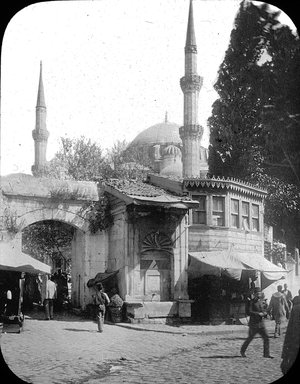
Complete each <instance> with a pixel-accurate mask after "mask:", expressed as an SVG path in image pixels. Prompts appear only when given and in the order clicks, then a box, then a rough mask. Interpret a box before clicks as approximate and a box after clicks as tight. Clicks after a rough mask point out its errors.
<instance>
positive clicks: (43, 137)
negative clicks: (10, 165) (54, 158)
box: [31, 62, 49, 176]
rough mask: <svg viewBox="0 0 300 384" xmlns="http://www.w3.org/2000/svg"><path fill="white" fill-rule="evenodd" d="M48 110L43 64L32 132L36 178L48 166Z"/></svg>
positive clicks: (33, 171) (33, 168) (33, 169)
mask: <svg viewBox="0 0 300 384" xmlns="http://www.w3.org/2000/svg"><path fill="white" fill-rule="evenodd" d="M46 115H47V108H46V103H45V95H44V85H43V76H42V62H41V63H40V79H39V89H38V96H37V103H36V123H35V129H34V130H33V131H32V137H33V140H34V165H33V166H32V167H31V171H32V174H33V175H34V176H40V175H42V173H43V170H44V168H45V165H46V162H47V161H46V151H47V141H48V137H49V132H48V131H47V127H46Z"/></svg>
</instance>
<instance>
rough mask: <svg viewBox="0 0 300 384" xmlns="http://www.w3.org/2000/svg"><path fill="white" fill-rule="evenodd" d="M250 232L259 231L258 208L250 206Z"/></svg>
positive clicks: (254, 205) (255, 205) (253, 205)
mask: <svg viewBox="0 0 300 384" xmlns="http://www.w3.org/2000/svg"><path fill="white" fill-rule="evenodd" d="M252 231H257V232H258V231H259V206H258V205H257V204H252Z"/></svg>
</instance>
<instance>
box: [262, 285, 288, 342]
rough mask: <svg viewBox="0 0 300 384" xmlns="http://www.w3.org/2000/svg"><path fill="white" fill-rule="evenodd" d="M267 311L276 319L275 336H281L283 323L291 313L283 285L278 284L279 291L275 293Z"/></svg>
mask: <svg viewBox="0 0 300 384" xmlns="http://www.w3.org/2000/svg"><path fill="white" fill-rule="evenodd" d="M267 312H268V314H270V315H271V316H272V318H273V320H275V331H274V337H279V336H280V334H281V329H280V327H281V323H282V322H283V321H284V320H285V319H286V318H287V317H288V313H289V306H288V303H287V301H286V298H285V294H284V293H283V292H282V285H278V287H277V292H275V293H273V295H272V297H271V300H270V304H269V307H268V311H267Z"/></svg>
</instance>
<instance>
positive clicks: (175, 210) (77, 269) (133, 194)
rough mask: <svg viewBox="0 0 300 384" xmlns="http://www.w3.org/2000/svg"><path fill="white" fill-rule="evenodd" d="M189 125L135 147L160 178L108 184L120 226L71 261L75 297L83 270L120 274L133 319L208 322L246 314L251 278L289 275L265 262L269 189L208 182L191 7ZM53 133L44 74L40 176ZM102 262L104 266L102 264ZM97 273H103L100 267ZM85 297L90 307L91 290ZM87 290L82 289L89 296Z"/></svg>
mask: <svg viewBox="0 0 300 384" xmlns="http://www.w3.org/2000/svg"><path fill="white" fill-rule="evenodd" d="M184 52H185V56H184V57H185V73H184V76H183V77H182V78H181V79H180V86H181V90H182V92H183V97H184V116H183V125H182V126H180V125H178V124H175V123H172V122H170V121H169V119H168V115H167V113H166V115H165V118H164V121H163V122H161V123H159V124H156V125H153V126H151V127H149V128H147V129H145V130H144V131H142V132H141V133H140V134H138V135H137V136H136V138H135V139H134V140H133V141H132V142H131V143H130V146H131V147H134V148H137V149H138V150H139V151H141V152H142V153H144V154H146V155H147V156H148V157H149V159H150V161H151V168H152V170H153V172H152V173H149V175H148V177H147V180H146V181H145V182H139V181H128V180H110V181H107V182H105V183H104V184H103V186H102V187H103V188H104V190H105V192H106V193H107V195H108V196H109V199H110V203H111V214H112V216H113V218H114V223H113V226H112V227H111V228H109V229H108V230H105V231H103V233H101V236H100V235H99V236H100V240H99V241H100V242H99V245H98V246H97V247H96V248H97V249H96V248H95V255H93V256H91V257H93V258H94V259H93V260H94V262H93V263H94V264H93V263H92V262H91V260H90V259H89V261H88V263H89V264H88V266H87V265H84V261H83V260H81V261H78V257H79V256H78V255H77V256H76V257H77V259H76V260H77V262H75V261H74V262H73V263H72V279H73V283H74V292H73V293H74V297H77V296H78V295H77V294H78V288H76V287H77V285H76V284H77V280H78V276H81V274H82V270H83V269H84V270H85V271H87V272H86V273H85V277H84V278H85V280H84V281H85V283H86V281H87V280H88V279H91V278H92V277H94V276H95V275H96V273H98V272H101V273H104V272H105V271H112V272H116V271H117V272H118V273H117V274H116V275H115V276H116V277H117V285H118V289H119V291H120V294H121V296H122V297H123V298H124V299H125V301H126V303H127V311H128V315H129V317H130V318H131V319H132V321H143V320H145V319H151V318H164V319H166V318H174V317H176V318H178V317H179V318H184V319H188V318H191V316H192V317H194V318H195V319H199V320H201V321H204V322H208V323H211V322H212V321H214V320H216V319H217V320H218V319H219V320H220V321H223V320H224V319H228V318H234V317H236V316H241V317H242V316H244V315H245V297H246V293H247V291H248V290H249V279H252V282H255V284H259V285H264V284H265V286H268V285H270V284H271V283H272V282H274V281H277V280H279V279H280V278H282V277H283V276H284V275H285V273H286V271H285V270H284V269H282V268H279V267H277V266H275V265H274V264H272V263H271V262H269V261H267V260H266V259H265V258H264V213H263V212H264V211H263V205H264V198H265V196H266V191H264V190H261V189H259V188H257V187H255V186H253V185H251V184H249V183H245V182H242V181H240V180H236V179H225V178H214V177H210V176H209V175H208V151H207V149H206V148H205V147H203V146H202V135H203V127H202V126H201V125H199V123H198V96H199V92H200V90H201V86H202V81H203V79H202V78H201V76H199V75H198V73H197V44H196V38H195V28H194V18H193V3H192V1H190V6H189V16H188V25H187V34H186V44H185V49H184ZM48 136H49V132H48V130H47V128H46V105H45V99H44V89H43V81H42V71H41V72H40V80H39V90H38V101H37V106H36V128H35V130H34V131H33V139H34V143H35V162H34V165H33V167H32V172H33V175H35V174H38V173H39V172H40V171H42V170H43V167H45V165H46V147H47V140H48ZM96 259H97V260H96ZM95 266H97V267H95ZM80 287H81V288H80V289H81V291H80V295H79V296H78V297H79V298H78V303H79V304H80V305H82V306H85V305H86V304H87V303H88V302H89V300H90V296H89V294H88V289H87V287H86V284H84V287H83V288H82V285H81V286H80ZM83 291H84V292H83Z"/></svg>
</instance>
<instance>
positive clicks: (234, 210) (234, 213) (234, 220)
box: [231, 199, 240, 228]
mask: <svg viewBox="0 0 300 384" xmlns="http://www.w3.org/2000/svg"><path fill="white" fill-rule="evenodd" d="M231 226H232V227H234V228H239V226H240V225H239V201H238V200H236V199H231Z"/></svg>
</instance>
